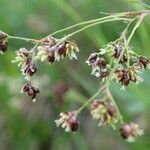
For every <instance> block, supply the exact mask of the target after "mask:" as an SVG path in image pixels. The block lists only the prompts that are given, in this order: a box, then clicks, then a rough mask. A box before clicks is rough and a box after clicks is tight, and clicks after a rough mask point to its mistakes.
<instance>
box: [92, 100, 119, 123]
mask: <svg viewBox="0 0 150 150" xmlns="http://www.w3.org/2000/svg"><path fill="white" fill-rule="evenodd" d="M91 115H92V117H93V119H95V120H99V124H98V125H99V126H101V125H111V126H113V125H114V124H115V123H116V122H117V121H118V120H117V115H116V108H115V107H114V106H113V105H112V104H111V103H105V102H103V101H99V100H95V101H93V103H92V104H91Z"/></svg>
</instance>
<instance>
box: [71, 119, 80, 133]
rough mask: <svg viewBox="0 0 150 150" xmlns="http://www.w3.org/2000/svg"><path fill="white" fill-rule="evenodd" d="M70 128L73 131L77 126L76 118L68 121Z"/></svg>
mask: <svg viewBox="0 0 150 150" xmlns="http://www.w3.org/2000/svg"><path fill="white" fill-rule="evenodd" d="M70 128H71V131H72V132H75V131H77V130H78V128H79V122H78V121H77V120H75V121H73V122H70Z"/></svg>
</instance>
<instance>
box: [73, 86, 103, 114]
mask: <svg viewBox="0 0 150 150" xmlns="http://www.w3.org/2000/svg"><path fill="white" fill-rule="evenodd" d="M101 91H102V88H101V89H99V90H98V91H97V92H96V93H95V94H94V95H93V96H92V97H91V98H90V99H88V100H87V101H86V102H85V103H84V104H83V105H82V106H81V107H80V108H79V109H78V110H77V111H76V114H77V115H78V114H79V113H80V112H81V111H82V110H83V109H84V108H85V107H86V106H87V105H88V104H89V103H90V102H91V101H92V100H93V99H94V98H96V97H97V96H98V95H99V94H100V93H101Z"/></svg>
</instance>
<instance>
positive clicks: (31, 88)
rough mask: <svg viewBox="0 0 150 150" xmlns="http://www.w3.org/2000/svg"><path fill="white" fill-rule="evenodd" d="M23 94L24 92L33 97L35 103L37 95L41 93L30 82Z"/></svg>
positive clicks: (25, 86) (24, 88) (24, 87)
mask: <svg viewBox="0 0 150 150" xmlns="http://www.w3.org/2000/svg"><path fill="white" fill-rule="evenodd" d="M21 92H22V93H27V94H28V95H29V96H30V97H31V99H32V101H33V102H35V101H36V99H35V98H36V95H37V94H38V93H39V92H40V91H39V89H38V88H37V87H34V86H32V85H31V83H30V82H27V83H26V84H25V85H24V86H23V88H22V90H21Z"/></svg>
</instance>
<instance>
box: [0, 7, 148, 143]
mask: <svg viewBox="0 0 150 150" xmlns="http://www.w3.org/2000/svg"><path fill="white" fill-rule="evenodd" d="M148 14H150V12H149V11H147V10H145V11H140V12H125V13H116V14H110V15H109V16H106V17H103V18H98V19H93V20H90V21H85V22H82V23H78V24H75V25H73V26H70V27H68V28H65V29H62V30H59V31H56V32H54V33H52V34H51V35H49V36H47V37H45V38H43V39H41V40H36V39H28V38H23V37H16V36H10V35H8V34H6V33H4V32H2V31H1V32H0V52H1V53H5V52H6V50H7V47H8V40H10V39H16V40H24V41H26V42H31V43H33V44H34V47H33V48H32V49H30V50H27V49H26V48H20V49H19V50H18V51H17V52H16V57H15V60H13V61H12V62H13V63H18V67H19V68H20V70H21V72H22V75H24V77H25V80H26V84H25V85H24V86H23V88H22V90H21V92H23V93H27V94H28V95H29V96H30V98H31V99H32V100H33V101H35V100H36V95H37V94H38V93H39V92H40V91H39V89H38V88H37V87H34V86H33V85H32V82H31V77H32V76H33V75H34V74H35V73H36V70H37V65H36V64H37V61H39V60H40V61H41V62H47V63H49V64H52V63H54V62H55V61H60V60H61V59H63V58H64V57H69V58H70V59H72V58H75V59H77V56H76V52H79V49H78V47H77V45H76V44H75V43H73V42H71V41H70V40H69V39H70V38H71V37H72V36H74V35H75V34H77V33H80V32H82V31H83V30H85V29H88V28H90V27H93V26H95V25H99V24H102V23H106V22H113V21H123V22H124V23H126V24H127V26H126V28H125V30H124V31H123V32H122V34H121V36H120V37H119V38H118V39H117V40H115V41H113V42H110V43H108V44H107V45H106V46H104V47H103V48H101V49H100V50H99V51H98V52H93V53H91V55H90V56H89V58H88V60H87V61H86V63H87V64H88V65H89V66H91V67H92V72H91V74H92V75H94V76H95V77H97V78H98V80H101V82H102V85H101V87H100V89H99V90H98V91H97V92H96V93H95V94H94V95H93V96H92V97H91V98H90V99H88V100H87V101H86V102H85V103H84V104H83V105H82V106H81V107H80V108H79V109H78V110H76V111H72V112H62V113H60V118H59V119H58V120H56V121H55V122H56V125H57V126H62V127H63V128H65V131H66V132H70V131H72V132H75V131H77V130H78V127H79V121H78V120H77V117H78V115H79V113H80V112H81V111H82V110H83V109H84V108H85V107H86V106H87V105H89V104H91V109H90V110H91V116H92V118H93V119H95V120H98V125H99V126H101V125H110V126H112V127H113V128H115V125H116V124H117V123H119V124H120V125H121V127H120V129H119V132H120V134H121V136H122V137H123V138H124V139H126V140H127V141H129V142H132V141H134V140H135V137H136V136H139V135H142V134H143V130H141V129H140V128H139V126H138V125H137V124H135V123H129V124H126V123H124V121H123V117H122V115H121V113H120V111H119V108H118V107H117V105H116V103H115V101H114V99H113V96H112V94H111V92H110V90H109V87H110V85H111V82H112V81H113V80H116V81H117V82H120V83H121V84H122V88H125V87H126V86H128V84H129V83H130V82H134V83H139V82H140V81H142V79H141V77H140V76H139V73H140V72H141V71H143V70H144V69H147V68H150V62H149V59H148V58H147V57H145V56H141V55H138V54H137V53H136V52H134V51H133V49H132V48H131V47H130V45H129V44H130V41H131V39H132V37H133V35H134V33H135V31H136V29H137V28H138V27H139V26H140V24H141V22H142V21H143V19H144V17H145V16H147V15H148ZM131 24H134V27H133V29H132V30H131V31H130V30H129V28H130V27H131V26H130V25H131ZM80 26H84V27H82V28H80V29H78V30H76V31H74V32H73V33H70V34H68V35H67V36H65V37H63V38H61V39H56V38H54V37H53V36H54V35H55V34H57V33H60V32H64V31H67V30H69V29H72V28H75V27H80ZM104 55H106V56H107V57H108V59H107V60H106V59H105V58H104ZM100 93H101V95H103V98H102V99H99V98H98V97H99V94H100Z"/></svg>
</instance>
